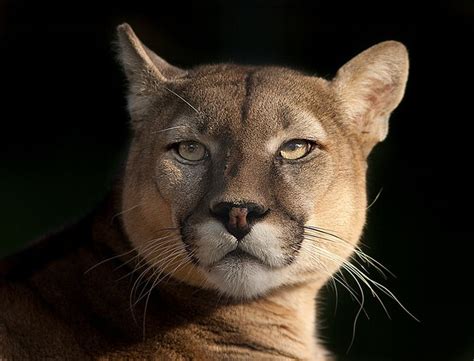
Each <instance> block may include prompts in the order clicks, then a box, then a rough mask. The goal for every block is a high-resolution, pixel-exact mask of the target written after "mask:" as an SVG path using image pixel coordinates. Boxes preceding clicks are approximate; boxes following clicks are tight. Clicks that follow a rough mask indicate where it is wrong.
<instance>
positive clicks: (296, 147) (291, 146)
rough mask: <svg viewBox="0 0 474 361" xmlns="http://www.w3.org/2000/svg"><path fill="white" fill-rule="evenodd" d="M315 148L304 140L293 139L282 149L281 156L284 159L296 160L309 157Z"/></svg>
mask: <svg viewBox="0 0 474 361" xmlns="http://www.w3.org/2000/svg"><path fill="white" fill-rule="evenodd" d="M312 148H313V143H311V142H309V141H307V140H304V139H293V140H290V141H289V142H286V143H285V144H283V145H282V146H281V147H280V151H279V155H280V157H282V158H283V159H289V160H295V159H300V158H303V157H304V156H306V155H308V153H309V152H311V150H312Z"/></svg>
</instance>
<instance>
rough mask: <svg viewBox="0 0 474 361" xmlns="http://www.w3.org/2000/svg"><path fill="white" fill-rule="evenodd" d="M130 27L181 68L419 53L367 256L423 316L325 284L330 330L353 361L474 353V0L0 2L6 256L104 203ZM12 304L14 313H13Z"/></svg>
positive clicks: (118, 137)
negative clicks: (383, 50) (378, 47)
mask: <svg viewBox="0 0 474 361" xmlns="http://www.w3.org/2000/svg"><path fill="white" fill-rule="evenodd" d="M123 21H127V22H129V23H130V24H131V25H132V26H133V27H134V29H135V31H136V32H137V34H138V35H139V36H140V37H141V39H142V40H143V41H144V42H145V43H146V44H147V45H149V47H151V48H152V49H154V50H155V51H156V52H157V53H158V54H159V55H161V56H162V57H164V58H165V59H167V60H168V61H170V62H171V63H173V64H176V65H179V66H183V67H189V66H193V65H197V64H200V63H209V62H220V61H234V62H243V63H273V64H280V65H287V66H291V67H294V68H299V69H302V70H305V71H308V72H311V73H318V74H320V75H322V76H327V77H330V76H332V75H333V74H334V73H335V72H336V70H337V68H338V67H339V66H341V65H342V64H343V63H344V62H345V61H347V60H349V59H350V58H351V57H352V56H354V55H356V54H357V53H358V52H360V51H362V50H364V49H365V48H367V47H369V46H371V45H373V44H375V43H377V42H379V41H383V40H388V39H394V40H399V41H402V42H403V43H405V44H406V46H407V47H408V49H409V51H410V57H411V73H410V78H409V83H408V88H407V92H406V96H405V99H404V100H403V102H402V104H401V105H400V107H399V108H398V109H397V110H396V111H395V113H394V114H393V116H392V119H391V130H390V134H389V137H388V139H387V140H386V141H385V142H384V143H383V144H381V145H379V146H377V147H376V149H375V152H374V153H373V155H372V156H371V168H370V171H369V185H368V186H369V194H370V198H371V199H373V198H374V197H375V195H376V194H377V193H378V191H379V190H380V189H381V188H383V191H382V193H381V196H380V198H379V199H378V200H377V202H376V203H375V204H374V205H373V206H372V207H371V208H370V211H369V218H368V228H367V231H366V234H365V236H364V244H366V245H367V246H366V247H365V248H364V249H365V251H366V252H367V253H369V254H370V255H372V256H373V257H375V258H376V259H378V260H379V261H381V262H382V263H384V264H385V265H387V266H388V267H389V268H390V269H391V270H392V271H393V272H394V273H395V274H396V275H397V278H396V279H394V278H389V279H388V280H386V281H385V280H382V278H381V277H378V276H376V273H375V271H374V270H372V272H373V275H374V277H375V279H376V280H378V281H382V282H383V284H384V285H386V286H388V287H389V288H390V289H391V290H392V291H393V292H394V293H395V294H396V295H397V296H398V297H399V299H400V300H401V301H402V302H403V303H404V305H405V306H406V307H407V308H408V309H409V310H410V311H412V312H413V313H414V314H415V315H416V316H417V317H418V318H420V320H421V323H418V322H416V321H414V320H413V319H411V318H410V317H409V316H408V315H407V314H405V313H404V312H403V311H402V310H401V308H400V307H398V306H397V305H396V303H395V302H393V301H391V300H390V299H389V298H387V297H383V300H384V302H385V303H386V305H387V307H388V309H389V312H390V314H391V316H392V320H389V319H388V318H387V317H386V315H385V314H384V312H383V309H382V307H381V306H380V305H379V304H378V303H377V301H376V300H375V299H373V298H372V297H370V293H369V292H368V291H366V295H367V301H366V310H367V312H368V314H369V316H370V320H367V319H366V318H365V317H363V316H362V317H361V318H360V319H359V322H358V323H357V328H356V337H355V343H354V345H353V346H352V348H351V350H350V351H349V352H346V350H347V348H348V346H349V343H350V340H351V334H352V324H353V321H354V317H355V314H356V312H357V304H356V303H355V302H354V301H353V300H351V299H350V296H349V295H348V293H347V291H344V290H343V289H342V287H339V301H338V306H337V310H336V309H335V303H336V297H335V292H334V290H332V289H331V288H330V287H329V288H328V289H326V290H325V297H324V298H323V300H322V301H321V303H322V305H323V307H322V309H323V310H324V311H323V312H322V314H321V333H322V337H323V339H324V340H325V343H327V345H328V347H329V348H330V349H331V350H333V351H335V352H336V354H337V355H338V359H339V360H364V361H365V360H421V359H423V360H472V359H473V358H474V317H473V312H472V306H473V297H472V295H471V291H472V288H473V287H472V286H473V282H472V257H471V251H470V249H471V247H470V244H471V243H472V242H473V241H474V237H473V233H474V232H473V230H472V223H473V222H472V219H471V218H472V216H473V212H472V208H473V207H474V204H473V192H472V187H473V184H472V175H471V168H472V166H473V164H472V159H471V158H472V148H471V147H472V144H473V142H472V140H471V123H472V122H473V120H474V119H473V115H472V113H473V112H472V108H473V103H474V99H473V98H474V92H473V82H472V81H473V79H472V75H473V73H472V68H473V65H474V57H473V56H472V50H473V44H474V2H472V1H450V2H448V1H447V2H445V3H438V2H436V3H435V2H429V3H427V4H421V3H418V4H417V3H416V2H414V1H413V2H412V3H410V4H406V3H402V2H396V1H385V2H379V3H376V4H373V5H368V4H365V5H361V4H359V3H358V2H352V5H348V4H347V3H342V2H328V1H326V2H324V3H320V2H316V1H306V2H303V1H280V0H274V1H268V2H263V1H238V2H237V1H200V2H197V1H196V2H194V3H191V2H185V1H175V2H171V1H170V2H166V3H165V2H160V1H154V2H148V3H144V4H139V3H138V2H135V1H133V2H132V1H126V2H125V1H114V2H110V3H107V2H98V1H91V0H84V1H80V2H79V1H62V2H55V1H33V0H17V1H13V0H10V1H8V0H7V1H0V84H1V90H2V92H1V102H0V105H1V106H0V114H1V115H0V120H1V128H0V129H1V133H0V134H1V141H0V149H1V153H0V164H1V167H0V192H1V193H0V195H1V197H0V200H1V206H0V225H1V236H0V245H1V248H0V251H1V253H8V252H12V251H13V250H14V249H16V248H18V247H20V246H21V245H22V244H23V243H25V242H26V241H29V240H31V239H34V238H36V237H38V236H40V235H41V234H44V233H45V232H47V231H49V230H52V229H54V228H56V227H58V226H60V225H61V224H64V223H65V222H68V221H70V220H73V219H75V218H77V217H80V216H81V215H83V214H85V213H86V212H87V211H88V210H90V209H92V208H93V207H94V205H95V204H96V203H97V202H98V201H99V200H100V199H101V198H102V197H103V195H104V194H105V192H106V190H107V189H108V187H109V185H110V183H111V181H112V180H113V178H114V176H115V174H117V171H118V170H119V169H120V167H121V164H122V160H123V156H124V154H125V152H126V147H127V141H128V140H127V139H128V137H129V131H128V124H127V121H128V118H127V114H126V111H125V102H124V97H123V95H124V92H125V88H124V77H123V75H122V73H121V71H120V69H119V67H118V65H117V63H116V61H115V58H114V57H115V55H114V52H113V50H112V49H113V48H112V46H111V42H112V41H113V39H114V36H115V35H114V33H115V26H116V25H118V24H119V23H121V22H123ZM3 311H4V310H0V312H3Z"/></svg>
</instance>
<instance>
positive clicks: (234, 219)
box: [229, 207, 249, 229]
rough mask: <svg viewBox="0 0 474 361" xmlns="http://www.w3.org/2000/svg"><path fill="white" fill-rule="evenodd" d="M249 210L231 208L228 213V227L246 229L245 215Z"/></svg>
mask: <svg viewBox="0 0 474 361" xmlns="http://www.w3.org/2000/svg"><path fill="white" fill-rule="evenodd" d="M248 212H249V210H248V209H247V208H236V207H232V208H231V209H230V212H229V226H230V227H232V228H240V229H245V228H247V227H248V224H247V214H248Z"/></svg>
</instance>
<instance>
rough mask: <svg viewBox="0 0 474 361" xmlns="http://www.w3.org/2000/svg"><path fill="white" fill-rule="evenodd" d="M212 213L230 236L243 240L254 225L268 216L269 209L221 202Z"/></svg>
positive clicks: (248, 204) (256, 205)
mask: <svg viewBox="0 0 474 361" xmlns="http://www.w3.org/2000/svg"><path fill="white" fill-rule="evenodd" d="M210 211H211V214H212V215H213V216H214V217H216V218H217V219H219V220H220V221H221V222H222V223H223V224H224V226H225V227H226V229H227V231H228V232H229V233H230V234H232V235H233V236H234V237H235V238H237V240H241V239H242V238H244V237H245V236H246V235H247V234H248V233H249V232H250V228H251V227H252V225H253V223H254V222H256V221H257V220H259V219H261V218H263V217H264V216H265V215H266V213H267V212H268V208H265V207H263V206H261V205H259V204H256V203H231V202H221V203H218V204H216V205H215V206H213V207H211V210H210Z"/></svg>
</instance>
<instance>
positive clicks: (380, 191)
mask: <svg viewBox="0 0 474 361" xmlns="http://www.w3.org/2000/svg"><path fill="white" fill-rule="evenodd" d="M382 191H383V188H380V190H379V192H378V193H377V195H376V196H375V198H374V200H373V201H372V202H370V204H369V205H368V206H367V208H366V209H370V208H371V207H372V206H373V205H374V204H375V202H377V200H378V199H379V197H380V195H381V194H382Z"/></svg>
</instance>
